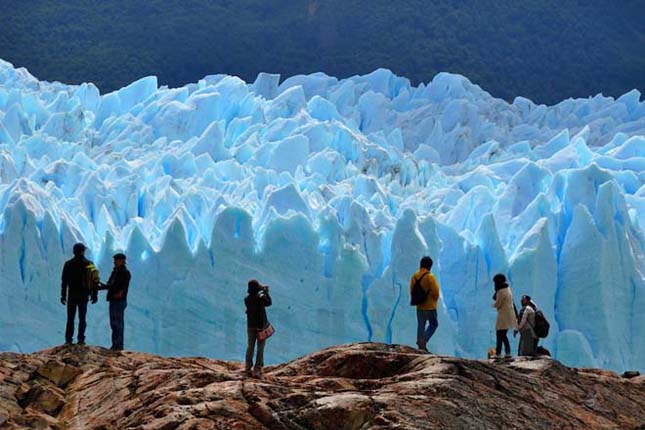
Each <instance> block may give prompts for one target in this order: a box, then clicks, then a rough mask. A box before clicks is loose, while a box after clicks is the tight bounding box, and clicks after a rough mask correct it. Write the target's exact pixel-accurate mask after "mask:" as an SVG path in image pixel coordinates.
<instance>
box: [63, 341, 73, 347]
mask: <svg viewBox="0 0 645 430" xmlns="http://www.w3.org/2000/svg"><path fill="white" fill-rule="evenodd" d="M72 345H74V344H73V343H72V341H71V340H66V341H65V346H72Z"/></svg>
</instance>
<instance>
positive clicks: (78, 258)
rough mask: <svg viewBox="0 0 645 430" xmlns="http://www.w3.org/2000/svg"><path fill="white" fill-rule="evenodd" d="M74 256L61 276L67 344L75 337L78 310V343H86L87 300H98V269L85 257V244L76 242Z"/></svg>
mask: <svg viewBox="0 0 645 430" xmlns="http://www.w3.org/2000/svg"><path fill="white" fill-rule="evenodd" d="M73 249H74V257H73V258H72V259H71V260H68V261H66V262H65V265H64V266H63V274H62V276H61V289H60V302H61V304H63V305H66V306H67V326H66V328H65V345H71V344H72V340H73V339H74V320H75V319H76V311H77V310H78V344H79V345H85V329H86V328H87V323H86V320H85V317H86V315H87V302H88V300H89V299H90V296H91V298H92V303H93V304H94V303H96V302H97V300H98V294H97V289H96V286H98V282H99V279H98V270H96V268H95V267H94V263H92V262H91V261H90V260H88V259H87V258H85V245H83V244H82V243H76V244H74V248H73Z"/></svg>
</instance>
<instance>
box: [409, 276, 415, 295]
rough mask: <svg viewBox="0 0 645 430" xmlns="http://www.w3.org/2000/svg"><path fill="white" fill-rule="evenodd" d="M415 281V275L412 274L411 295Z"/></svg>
mask: <svg viewBox="0 0 645 430" xmlns="http://www.w3.org/2000/svg"><path fill="white" fill-rule="evenodd" d="M414 283H415V280H414V275H412V277H411V278H410V295H412V290H414Z"/></svg>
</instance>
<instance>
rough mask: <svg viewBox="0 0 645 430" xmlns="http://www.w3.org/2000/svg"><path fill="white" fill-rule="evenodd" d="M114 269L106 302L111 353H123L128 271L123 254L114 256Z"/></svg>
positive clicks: (102, 287) (108, 284)
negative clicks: (110, 332)
mask: <svg viewBox="0 0 645 430" xmlns="http://www.w3.org/2000/svg"><path fill="white" fill-rule="evenodd" d="M113 258H114V269H112V273H111V274H110V279H109V280H108V282H107V284H104V285H102V286H101V289H107V290H108V292H107V301H108V302H109V303H110V327H111V328H112V347H111V348H110V349H111V350H112V351H123V330H124V328H125V321H124V316H125V308H126V307H127V306H128V288H129V287H130V277H131V276H130V271H129V270H128V268H127V267H126V258H125V254H121V253H118V254H115V255H114V257H113Z"/></svg>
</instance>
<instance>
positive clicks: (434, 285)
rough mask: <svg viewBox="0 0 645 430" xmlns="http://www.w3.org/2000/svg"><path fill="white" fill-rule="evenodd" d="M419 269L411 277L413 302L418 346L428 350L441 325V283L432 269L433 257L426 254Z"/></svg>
mask: <svg viewBox="0 0 645 430" xmlns="http://www.w3.org/2000/svg"><path fill="white" fill-rule="evenodd" d="M419 266H420V267H419V270H418V271H417V272H416V273H415V274H414V275H412V278H410V295H411V296H412V300H411V302H410V303H411V304H412V305H413V306H416V307H417V347H418V348H419V349H421V350H423V351H428V348H427V345H428V341H429V340H430V338H431V337H432V335H433V334H434V332H435V331H436V330H437V327H439V320H438V319H437V301H438V300H439V283H438V282H437V279H436V278H435V277H434V275H433V274H432V273H430V269H432V258H430V257H428V256H425V257H423V258H422V259H421V262H420V263H419Z"/></svg>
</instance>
